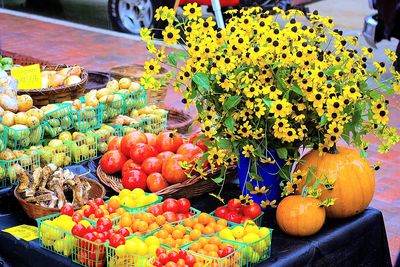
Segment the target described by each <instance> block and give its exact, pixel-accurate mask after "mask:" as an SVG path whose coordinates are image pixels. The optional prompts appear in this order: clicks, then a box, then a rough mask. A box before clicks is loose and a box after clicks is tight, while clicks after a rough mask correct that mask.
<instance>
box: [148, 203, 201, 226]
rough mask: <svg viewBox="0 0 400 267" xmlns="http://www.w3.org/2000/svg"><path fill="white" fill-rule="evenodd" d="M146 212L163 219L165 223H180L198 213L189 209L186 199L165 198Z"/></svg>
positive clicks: (189, 205)
mask: <svg viewBox="0 0 400 267" xmlns="http://www.w3.org/2000/svg"><path fill="white" fill-rule="evenodd" d="M146 212H148V213H151V214H153V215H154V216H157V217H159V216H161V217H164V219H165V221H167V222H176V221H182V220H184V219H187V218H191V217H193V216H194V215H195V214H197V213H200V212H199V211H198V210H196V209H194V208H192V207H191V204H190V201H189V200H188V199H187V198H180V199H178V200H176V199H173V198H167V199H165V200H164V201H163V202H161V203H159V204H155V205H152V206H151V207H150V208H148V209H147V211H146Z"/></svg>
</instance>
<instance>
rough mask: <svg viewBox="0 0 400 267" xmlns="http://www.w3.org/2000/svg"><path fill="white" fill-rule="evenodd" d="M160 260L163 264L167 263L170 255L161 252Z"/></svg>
mask: <svg viewBox="0 0 400 267" xmlns="http://www.w3.org/2000/svg"><path fill="white" fill-rule="evenodd" d="M158 260H159V261H160V262H161V264H166V263H167V262H168V261H169V257H168V255H167V253H161V254H160V255H158Z"/></svg>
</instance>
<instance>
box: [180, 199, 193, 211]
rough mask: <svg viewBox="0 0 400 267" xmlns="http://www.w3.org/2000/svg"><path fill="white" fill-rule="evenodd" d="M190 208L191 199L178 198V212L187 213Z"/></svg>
mask: <svg viewBox="0 0 400 267" xmlns="http://www.w3.org/2000/svg"><path fill="white" fill-rule="evenodd" d="M189 210H190V201H189V200H188V199H187V198H180V199H178V212H182V213H187V212H189Z"/></svg>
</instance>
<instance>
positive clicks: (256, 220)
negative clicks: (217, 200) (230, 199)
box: [210, 205, 264, 226]
mask: <svg viewBox="0 0 400 267" xmlns="http://www.w3.org/2000/svg"><path fill="white" fill-rule="evenodd" d="M225 207H228V205H225ZM210 215H212V216H214V217H216V218H218V217H217V216H216V215H215V210H214V211H213V212H211V213H210ZM263 216H264V212H263V211H261V214H260V215H259V216H258V217H257V218H255V219H254V220H253V221H254V222H255V224H257V225H258V226H261V223H262V218H263ZM229 223H231V224H232V225H239V224H238V223H234V222H230V221H229Z"/></svg>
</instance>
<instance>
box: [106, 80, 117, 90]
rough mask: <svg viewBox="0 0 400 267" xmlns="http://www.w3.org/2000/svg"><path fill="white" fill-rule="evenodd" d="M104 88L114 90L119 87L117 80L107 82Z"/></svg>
mask: <svg viewBox="0 0 400 267" xmlns="http://www.w3.org/2000/svg"><path fill="white" fill-rule="evenodd" d="M106 88H108V89H111V91H113V92H116V91H118V89H119V85H118V81H117V80H111V81H109V82H108V83H107V85H106Z"/></svg>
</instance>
